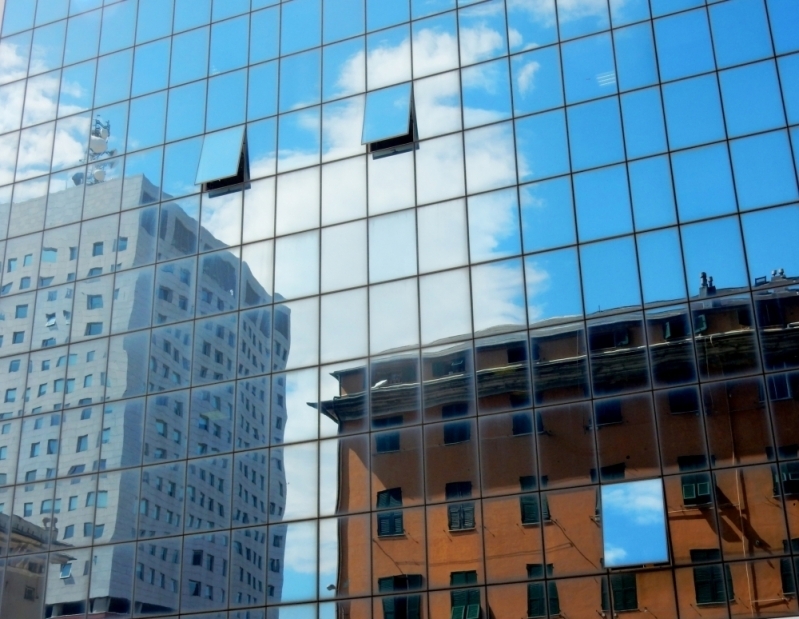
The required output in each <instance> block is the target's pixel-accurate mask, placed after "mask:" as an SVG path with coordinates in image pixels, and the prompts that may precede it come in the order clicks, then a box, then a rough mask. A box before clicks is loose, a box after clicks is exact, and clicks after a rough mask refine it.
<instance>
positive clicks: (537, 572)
mask: <svg viewBox="0 0 799 619" xmlns="http://www.w3.org/2000/svg"><path fill="white" fill-rule="evenodd" d="M543 577H544V566H543V565H541V564H540V563H528V564H527V578H543Z"/></svg>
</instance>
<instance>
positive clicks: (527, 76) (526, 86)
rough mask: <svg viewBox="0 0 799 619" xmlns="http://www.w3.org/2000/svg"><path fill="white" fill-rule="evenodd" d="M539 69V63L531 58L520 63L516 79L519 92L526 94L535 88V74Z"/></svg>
mask: <svg viewBox="0 0 799 619" xmlns="http://www.w3.org/2000/svg"><path fill="white" fill-rule="evenodd" d="M540 69H541V63H539V62H536V61H535V60H532V61H530V62H526V63H524V64H523V65H522V68H521V70H520V71H519V73H518V75H517V77H516V79H517V81H518V84H519V94H522V95H527V94H528V93H530V92H532V91H533V90H535V74H536V73H538V71H539V70H540Z"/></svg>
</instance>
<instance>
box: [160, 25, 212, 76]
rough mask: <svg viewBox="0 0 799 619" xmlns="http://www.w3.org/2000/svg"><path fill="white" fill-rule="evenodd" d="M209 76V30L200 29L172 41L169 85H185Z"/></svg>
mask: <svg viewBox="0 0 799 619" xmlns="http://www.w3.org/2000/svg"><path fill="white" fill-rule="evenodd" d="M207 74H208V28H198V29H197V30H191V31H190V32H186V33H184V34H180V35H178V36H176V37H174V38H173V39H172V70H171V73H170V75H169V83H170V85H172V86H175V85H176V84H183V83H185V82H190V81H192V80H195V79H199V78H202V77H205V76H206V75H207Z"/></svg>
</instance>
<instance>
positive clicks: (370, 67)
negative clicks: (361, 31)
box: [366, 37, 411, 90]
mask: <svg viewBox="0 0 799 619" xmlns="http://www.w3.org/2000/svg"><path fill="white" fill-rule="evenodd" d="M410 79H411V40H410V38H408V37H406V38H404V39H402V41H400V42H399V44H397V45H384V46H380V47H376V48H374V49H372V50H371V51H370V52H369V53H368V56H367V59H366V82H367V84H368V86H369V90H374V89H375V88H382V87H383V86H389V85H391V84H398V83H400V82H407V81H408V80H410Z"/></svg>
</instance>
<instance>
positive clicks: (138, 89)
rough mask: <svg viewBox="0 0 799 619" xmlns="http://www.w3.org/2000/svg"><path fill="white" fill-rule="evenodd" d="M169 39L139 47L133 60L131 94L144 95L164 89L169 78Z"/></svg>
mask: <svg viewBox="0 0 799 619" xmlns="http://www.w3.org/2000/svg"><path fill="white" fill-rule="evenodd" d="M169 43H170V40H169V39H162V40H161V41H155V42H153V43H148V44H147V45H139V46H138V47H136V52H135V56H134V60H133V84H132V87H131V94H132V95H133V96H134V97H135V96H136V95H141V94H146V93H148V92H154V91H156V90H161V89H162V88H166V86H167V79H168V77H169Z"/></svg>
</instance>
